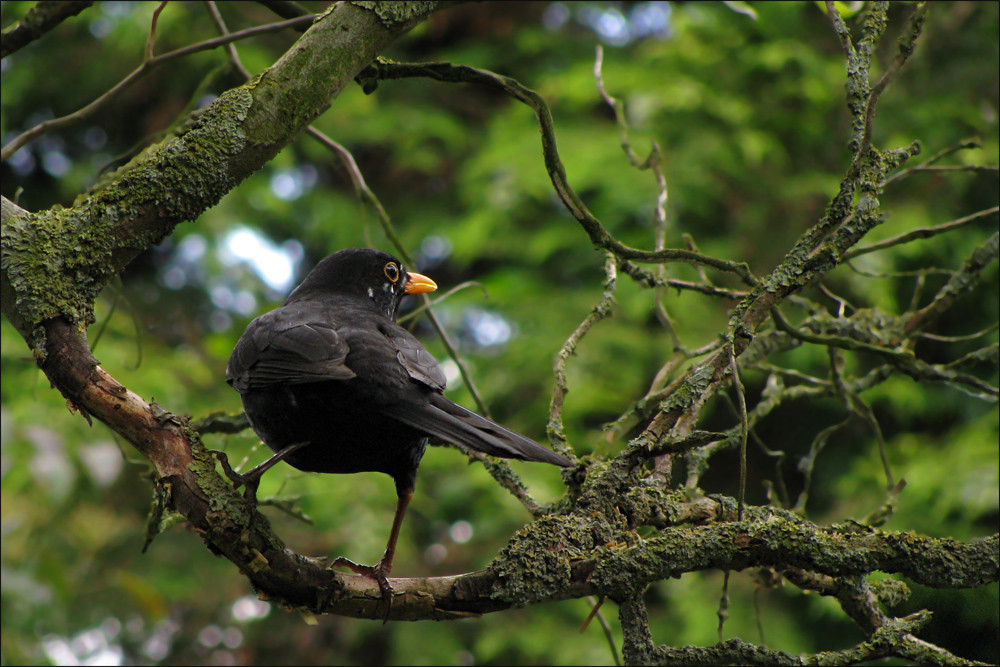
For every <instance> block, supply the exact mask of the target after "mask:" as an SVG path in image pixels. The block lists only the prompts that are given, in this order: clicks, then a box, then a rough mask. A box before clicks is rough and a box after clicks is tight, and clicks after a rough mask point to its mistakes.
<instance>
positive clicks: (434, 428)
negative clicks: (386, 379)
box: [387, 392, 573, 468]
mask: <svg viewBox="0 0 1000 667" xmlns="http://www.w3.org/2000/svg"><path fill="white" fill-rule="evenodd" d="M387 414H388V412H387ZM391 416H392V417H393V419H396V420H398V421H401V422H403V423H404V424H407V425H409V426H412V427H414V428H416V429H419V430H421V431H423V432H425V433H427V434H429V435H433V436H435V437H437V438H441V439H442V440H445V441H447V442H451V443H454V444H457V445H463V446H465V447H468V448H470V449H475V450H476V451H480V452H483V453H485V454H490V455H491V456H499V457H502V458H505V459H521V460H522V461H541V462H544V463H552V464H554V465H557V466H563V467H567V468H568V467H572V465H573V463H572V462H571V461H570V460H569V459H567V458H566V457H565V456H562V455H561V454H557V453H555V452H553V451H552V450H551V449H547V448H545V447H542V446H541V445H539V444H538V443H536V442H534V441H533V440H529V439H528V438H525V437H524V436H523V435H520V434H518V433H515V432H514V431H511V430H509V429H506V428H504V427H503V426H500V425H499V424H494V423H493V422H491V421H490V420H489V419H486V418H485V417H480V416H479V415H477V414H476V413H475V412H471V411H469V410H466V409H465V408H463V407H462V406H461V405H458V404H457V403H453V402H452V401H449V400H448V399H447V398H445V397H444V396H442V395H441V394H439V393H436V392H435V393H432V394H431V395H430V402H429V403H416V402H406V403H397V404H395V405H393V406H392V408H391Z"/></svg>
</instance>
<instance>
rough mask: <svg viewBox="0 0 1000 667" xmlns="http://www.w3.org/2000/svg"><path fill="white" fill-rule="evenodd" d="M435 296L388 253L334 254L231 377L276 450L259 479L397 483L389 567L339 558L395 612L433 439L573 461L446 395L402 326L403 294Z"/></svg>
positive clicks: (258, 329) (251, 337)
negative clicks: (296, 475)
mask: <svg viewBox="0 0 1000 667" xmlns="http://www.w3.org/2000/svg"><path fill="white" fill-rule="evenodd" d="M435 289H437V285H435V284H434V282H433V281H432V280H430V279H429V278H427V277H425V276H422V275H420V274H417V273H408V272H407V271H406V270H405V269H404V268H403V267H402V265H401V264H400V262H399V260H398V259H396V258H395V257H393V256H392V255H389V254H387V253H384V252H381V251H377V250H368V249H349V250H341V251H339V252H335V253H333V254H332V255H330V256H328V257H326V258H325V259H323V260H322V261H321V262H320V263H319V264H317V265H316V267H315V268H314V269H313V270H312V271H311V272H310V273H309V275H308V276H306V278H305V280H303V281H302V284H301V285H299V286H298V287H297V288H296V289H295V290H294V291H293V292H292V294H291V295H290V296H289V297H288V299H287V300H286V301H285V303H284V304H282V305H281V306H280V307H279V308H277V309H275V310H272V311H271V312H269V313H265V314H264V315H261V316H260V317H258V318H257V319H255V320H254V321H253V322H251V323H250V325H249V326H248V327H247V329H246V331H245V332H244V333H243V336H242V337H241V338H240V340H239V342H238V343H237V344H236V348H235V349H234V350H233V354H232V356H231V357H230V359H229V366H228V368H227V369H226V381H227V382H228V383H229V384H230V385H232V386H233V387H234V388H235V389H236V390H237V391H239V392H240V395H241V396H242V399H243V407H244V409H245V411H246V415H247V419H248V420H249V422H250V425H251V426H252V427H253V429H254V431H256V432H257V435H259V436H260V438H261V439H262V440H263V441H264V443H265V444H266V445H267V446H268V447H270V448H271V449H272V450H274V451H275V452H277V454H276V455H275V456H274V457H272V458H271V459H269V460H268V461H267V462H265V463H264V464H261V465H260V466H258V467H257V468H256V469H255V470H254V471H251V473H249V475H255V477H254V480H253V481H256V479H259V476H260V474H263V472H264V471H265V470H267V469H268V468H270V467H271V466H272V465H273V464H274V463H276V462H277V461H278V460H285V461H287V462H288V463H290V464H291V465H293V466H295V467H296V468H298V469H300V470H306V471H311V472H326V473H353V472H366V471H374V472H382V473H385V474H387V475H389V476H390V477H392V478H393V480H394V481H395V483H396V493H397V496H398V503H397V507H396V515H395V519H394V521H393V527H392V530H391V532H390V535H389V542H388V544H387V546H386V550H385V554H383V556H382V558H381V560H379V562H378V563H377V564H376V565H374V566H361V565H357V564H355V563H352V562H350V561H348V560H346V559H343V558H341V559H337V561H335V562H334V565H343V566H347V567H350V568H351V569H353V570H354V571H355V572H358V573H360V574H365V575H368V576H370V577H373V578H374V579H375V580H376V581H378V583H379V586H380V588H381V590H382V592H383V596H384V597H386V598H387V599H388V601H389V603H390V604H391V596H392V589H391V587H389V584H388V581H387V579H386V575H388V573H389V571H390V570H391V568H392V557H393V552H394V550H395V545H396V538H397V537H398V534H399V527H400V524H401V523H402V518H403V514H404V513H405V511H406V506H407V504H408V503H409V500H410V497H411V496H412V495H413V489H414V485H415V480H416V474H417V466H418V465H419V463H420V459H421V457H422V456H423V454H424V448H425V446H426V443H427V437H428V436H434V437H437V438H440V439H442V440H445V441H447V442H451V443H455V444H458V445H462V446H465V447H468V448H470V449H475V450H477V451H481V452H484V453H486V454H491V455H493V456H500V457H504V458H516V459H522V460H525V461H542V462H546V463H552V464H555V465H560V466H571V465H572V463H571V462H570V460H569V459H567V458H566V457H564V456H562V455H560V454H557V453H555V452H553V451H551V450H549V449H546V448H545V447H542V446H541V445H539V444H537V443H535V442H534V441H532V440H529V439H527V438H525V437H524V436H521V435H519V434H517V433H515V432H513V431H510V430H508V429H506V428H504V427H502V426H500V425H498V424H495V423H493V422H491V421H490V420H488V419H485V418H483V417H480V416H479V415H477V414H475V413H474V412H470V411H469V410H466V409H465V408H463V407H461V406H460V405H457V404H456V403H453V402H452V401H449V400H448V399H447V398H445V397H444V395H443V394H442V391H443V390H444V386H445V377H444V373H442V372H441V368H440V366H438V363H437V361H436V360H435V359H434V357H433V356H431V354H430V353H429V352H428V351H427V350H426V349H424V347H423V345H421V344H420V341H418V340H417V339H416V338H414V337H413V336H412V335H411V334H410V333H409V332H408V331H407V330H406V329H403V328H402V327H400V326H399V325H397V324H396V314H397V312H398V310H399V304H400V301H402V299H403V297H404V296H406V295H407V294H419V293H422V292H430V291H433V290H435ZM255 473H256V474H255ZM248 488H249V485H248ZM387 613H388V611H387Z"/></svg>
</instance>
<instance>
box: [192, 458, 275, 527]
mask: <svg viewBox="0 0 1000 667" xmlns="http://www.w3.org/2000/svg"><path fill="white" fill-rule="evenodd" d="M206 451H208V453H209V454H211V455H212V456H214V457H215V458H216V459H217V460H218V461H219V463H220V464H221V465H222V472H224V473H226V477H228V478H229V481H231V482H232V483H233V488H234V489H238V488H240V487H241V486H242V487H243V488H244V489H245V490H244V492H243V498H244V499H245V500H246V503H247V512H249V514H250V516H251V517H253V515H254V513H255V511H256V510H257V487H259V486H260V478H261V475H262V474H263V471H260V472H257V468H254V469H253V470H250V471H248V472H246V473H238V472H236V471H235V470H233V466H231V465H230V464H229V457H228V456H226V453H225V452H220V451H219V450H218V449H209V450H206Z"/></svg>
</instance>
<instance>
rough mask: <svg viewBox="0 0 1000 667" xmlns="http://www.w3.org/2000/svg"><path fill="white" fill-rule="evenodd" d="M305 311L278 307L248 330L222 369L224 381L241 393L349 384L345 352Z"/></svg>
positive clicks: (330, 328) (325, 325)
mask: <svg viewBox="0 0 1000 667" xmlns="http://www.w3.org/2000/svg"><path fill="white" fill-rule="evenodd" d="M319 315H320V314H319V313H315V312H313V311H312V310H311V309H304V308H301V307H299V308H289V307H285V308H278V309H277V310H272V311H271V312H269V313H266V314H264V315H261V316H260V317H258V318H257V319H255V320H254V321H253V322H251V323H250V326H248V327H247V330H246V331H245V332H244V333H243V336H242V337H241V338H240V340H239V342H238V343H237V344H236V348H235V349H234V350H233V354H232V356H231V357H230V358H229V366H228V367H227V368H226V382H228V383H229V384H230V385H232V386H233V387H234V388H235V389H236V390H237V391H239V392H241V393H243V392H246V391H248V390H251V389H260V388H263V387H268V386H273V385H278V384H305V383H309V382H322V381H324V380H349V379H351V378H353V377H355V373H354V371H352V370H351V369H350V368H348V367H347V366H346V365H345V364H344V360H345V359H346V358H347V354H348V352H349V351H350V348H349V346H348V344H347V342H346V341H345V340H344V338H343V336H341V335H340V334H339V333H338V332H337V329H336V327H335V325H334V324H333V323H331V322H327V321H323V319H322V318H321V317H320V316H319Z"/></svg>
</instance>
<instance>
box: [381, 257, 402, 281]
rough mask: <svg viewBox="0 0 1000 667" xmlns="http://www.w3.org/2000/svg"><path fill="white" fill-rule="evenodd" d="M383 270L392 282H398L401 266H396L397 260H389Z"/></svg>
mask: <svg viewBox="0 0 1000 667" xmlns="http://www.w3.org/2000/svg"><path fill="white" fill-rule="evenodd" d="M382 271H383V272H384V273H385V277H386V278H388V279H389V280H391V281H392V282H397V281H398V280H399V267H398V266H396V263H395V262H389V263H388V264H386V265H385V268H384V269H382Z"/></svg>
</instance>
